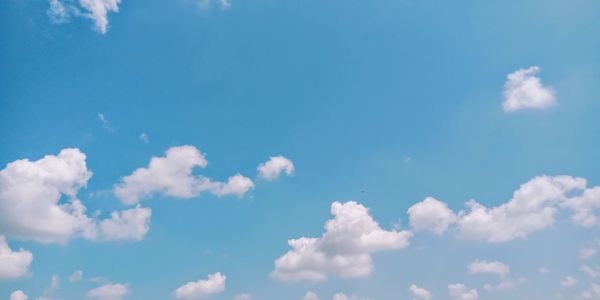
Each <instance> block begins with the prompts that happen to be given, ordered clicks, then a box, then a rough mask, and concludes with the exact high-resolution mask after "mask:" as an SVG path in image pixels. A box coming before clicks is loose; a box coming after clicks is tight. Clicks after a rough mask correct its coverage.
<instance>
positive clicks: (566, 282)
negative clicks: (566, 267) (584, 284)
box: [560, 276, 577, 287]
mask: <svg viewBox="0 0 600 300" xmlns="http://www.w3.org/2000/svg"><path fill="white" fill-rule="evenodd" d="M576 284H577V279H576V278H575V277H572V276H567V277H565V278H564V279H563V280H561V281H560V285H562V286H563V287H572V286H575V285H576Z"/></svg>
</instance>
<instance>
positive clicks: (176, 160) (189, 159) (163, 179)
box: [114, 146, 254, 204]
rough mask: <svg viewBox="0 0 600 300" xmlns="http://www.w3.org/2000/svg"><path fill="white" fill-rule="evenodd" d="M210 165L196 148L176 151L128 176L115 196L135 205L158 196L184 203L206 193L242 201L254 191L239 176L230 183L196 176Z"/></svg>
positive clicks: (118, 187) (232, 177)
mask: <svg viewBox="0 0 600 300" xmlns="http://www.w3.org/2000/svg"><path fill="white" fill-rule="evenodd" d="M207 164H208V162H207V161H206V159H205V157H204V154H202V153H201V152H200V151H199V150H198V149H197V148H196V147H194V146H179V147H172V148H169V149H168V150H167V151H166V155H165V156H164V157H153V158H152V159H151V160H150V164H149V165H148V167H146V168H139V169H137V170H135V171H134V172H133V174H131V175H129V176H125V177H124V178H123V180H122V182H121V183H120V184H118V185H116V186H115V189H114V192H115V194H116V195H117V197H119V199H121V201H123V202H124V203H126V204H135V203H138V202H139V201H141V200H142V199H143V198H147V197H150V196H152V195H153V194H155V193H161V194H164V195H166V196H170V197H175V198H182V199H187V198H192V197H195V196H198V195H199V194H200V193H202V192H206V191H208V192H210V193H212V194H214V195H216V196H225V195H236V196H238V197H241V196H243V195H244V194H245V193H246V192H247V191H249V190H251V189H252V188H254V183H253V182H252V180H250V179H249V178H247V177H244V176H242V175H239V174H237V175H234V176H231V177H229V179H228V180H227V182H216V181H213V180H211V179H210V178H207V177H204V176H196V175H194V174H193V169H194V168H204V167H206V165H207Z"/></svg>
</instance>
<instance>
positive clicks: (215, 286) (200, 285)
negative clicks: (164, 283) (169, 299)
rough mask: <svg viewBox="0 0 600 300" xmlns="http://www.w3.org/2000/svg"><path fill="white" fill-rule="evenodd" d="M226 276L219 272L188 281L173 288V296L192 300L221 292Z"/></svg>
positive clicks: (223, 288)
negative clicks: (202, 278)
mask: <svg viewBox="0 0 600 300" xmlns="http://www.w3.org/2000/svg"><path fill="white" fill-rule="evenodd" d="M226 279H227V278H226V277H225V275H222V274H221V273H218V272H217V273H214V274H211V275H208V279H206V280H198V281H192V282H188V283H186V284H184V285H182V286H180V287H179V288H177V289H176V290H175V298H177V299H185V300H193V299H202V298H206V297H208V296H211V295H214V294H218V293H221V292H223V291H224V290H225V280H226Z"/></svg>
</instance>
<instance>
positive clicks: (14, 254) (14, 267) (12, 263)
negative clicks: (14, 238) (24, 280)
mask: <svg viewBox="0 0 600 300" xmlns="http://www.w3.org/2000/svg"><path fill="white" fill-rule="evenodd" d="M32 260H33V255H32V254H31V252H29V251H26V250H23V249H20V250H19V251H13V250H12V249H10V247H9V246H8V244H7V243H6V239H5V238H4V236H2V235H0V280H5V279H15V278H19V277H23V276H25V275H27V273H28V271H29V265H31V261H32Z"/></svg>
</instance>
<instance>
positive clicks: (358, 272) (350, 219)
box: [271, 201, 412, 281]
mask: <svg viewBox="0 0 600 300" xmlns="http://www.w3.org/2000/svg"><path fill="white" fill-rule="evenodd" d="M331 213H332V214H333V215H334V218H333V219H331V220H329V221H327V222H326V223H325V233H324V234H323V235H322V236H321V237H320V238H307V237H302V238H299V239H292V240H289V241H288V244H289V245H290V247H291V248H292V249H291V250H290V251H288V252H287V253H286V254H284V255H283V256H281V257H280V258H278V259H277V260H276V261H275V270H274V271H273V272H272V273H271V276H273V277H274V278H277V279H280V280H284V281H322V280H325V279H327V276H329V275H333V276H337V277H342V278H356V277H365V276H368V275H369V274H371V272H372V271H373V264H372V259H371V254H372V253H375V252H381V251H389V250H396V249H401V248H404V247H406V246H408V244H409V239H410V237H411V236H412V233H411V232H409V231H396V230H390V231H387V230H384V229H382V228H381V227H380V226H379V224H378V223H377V222H376V221H375V220H373V218H372V217H371V216H370V215H369V210H368V209H367V208H366V207H364V206H363V205H361V204H359V203H357V202H354V201H350V202H346V203H340V202H334V203H333V204H332V205H331Z"/></svg>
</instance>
